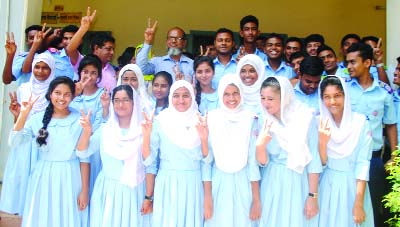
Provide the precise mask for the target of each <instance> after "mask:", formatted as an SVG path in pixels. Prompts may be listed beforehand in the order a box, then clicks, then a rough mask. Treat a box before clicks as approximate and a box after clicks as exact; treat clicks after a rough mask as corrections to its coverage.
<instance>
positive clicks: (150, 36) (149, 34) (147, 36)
mask: <svg viewBox="0 0 400 227" xmlns="http://www.w3.org/2000/svg"><path fill="white" fill-rule="evenodd" d="M157 24H158V21H155V22H154V24H153V25H151V19H150V18H149V19H148V20H147V28H146V30H145V31H144V43H146V44H149V45H152V44H153V42H154V36H155V34H156V30H157Z"/></svg>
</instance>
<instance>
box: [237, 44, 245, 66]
mask: <svg viewBox="0 0 400 227" xmlns="http://www.w3.org/2000/svg"><path fill="white" fill-rule="evenodd" d="M245 55H246V52H245V51H244V46H241V47H240V48H239V55H238V56H237V57H236V62H239V61H240V59H241V58H242V57H243V56H245Z"/></svg>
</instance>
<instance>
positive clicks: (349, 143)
mask: <svg viewBox="0 0 400 227" xmlns="http://www.w3.org/2000/svg"><path fill="white" fill-rule="evenodd" d="M329 77H331V75H329ZM333 77H336V78H337V79H339V81H340V83H341V85H342V88H343V93H344V108H343V116H342V121H341V122H340V126H339V127H338V126H336V124H335V121H334V120H333V117H332V114H331V113H330V112H329V110H328V108H327V107H326V105H325V103H324V102H323V100H322V98H320V99H319V108H320V113H321V118H322V120H323V122H324V121H325V119H328V126H329V127H330V129H331V137H330V140H329V142H328V147H327V153H328V157H330V158H334V159H341V158H344V157H347V156H349V155H350V154H351V153H353V151H354V149H355V148H356V146H357V144H358V140H359V138H360V133H361V130H362V128H363V127H364V124H365V121H366V119H365V116H364V115H361V114H358V113H356V112H353V111H351V103H350V97H349V95H350V93H348V92H347V87H346V84H345V82H344V80H343V78H341V77H338V76H335V75H333ZM325 79H326V78H325ZM322 81H323V80H322ZM322 81H321V83H322ZM321 83H320V87H319V88H318V92H319V97H321Z"/></svg>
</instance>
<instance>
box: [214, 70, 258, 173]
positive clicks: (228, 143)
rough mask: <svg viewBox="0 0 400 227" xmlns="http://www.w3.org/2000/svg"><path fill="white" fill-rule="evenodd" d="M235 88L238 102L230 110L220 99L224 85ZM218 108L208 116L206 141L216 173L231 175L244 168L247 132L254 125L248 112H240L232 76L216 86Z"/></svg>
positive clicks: (235, 79)
mask: <svg viewBox="0 0 400 227" xmlns="http://www.w3.org/2000/svg"><path fill="white" fill-rule="evenodd" d="M232 84H233V85H235V86H236V87H238V88H239V92H240V94H241V95H240V97H241V101H240V104H239V105H238V106H237V107H236V108H235V109H234V110H232V109H229V108H228V107H226V106H225V105H224V102H223V96H224V92H225V90H226V88H227V87H228V85H232ZM218 95H219V102H220V108H218V109H216V110H212V111H210V112H209V114H208V128H209V138H210V143H211V146H212V151H213V154H214V158H215V164H216V165H217V167H218V169H220V170H222V171H224V172H227V173H235V172H238V171H240V170H241V169H243V168H244V167H245V166H246V165H247V158H248V155H249V147H250V138H251V129H252V125H253V121H254V116H255V114H253V113H252V112H250V111H248V110H245V109H244V108H243V95H242V91H241V87H240V78H238V77H237V76H236V75H235V74H227V75H224V76H223V77H222V78H221V80H220V82H219V86H218Z"/></svg>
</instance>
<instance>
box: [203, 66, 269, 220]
mask: <svg viewBox="0 0 400 227" xmlns="http://www.w3.org/2000/svg"><path fill="white" fill-rule="evenodd" d="M239 81H240V79H239V78H237V77H236V75H235V74H228V75H225V76H224V77H223V78H222V79H221V81H220V84H219V88H218V95H219V102H220V103H221V104H220V108H218V109H215V110H212V111H210V112H209V113H208V115H207V118H208V119H207V126H208V130H206V131H207V132H208V133H206V134H208V141H209V146H210V152H211V153H210V155H212V156H213V157H214V162H213V163H212V174H210V175H212V176H210V178H209V179H208V180H210V181H211V182H212V183H211V184H212V195H211V193H206V194H205V207H208V206H206V204H207V203H211V204H213V205H212V208H213V209H212V211H210V213H211V214H212V216H211V218H210V219H209V220H208V221H206V222H205V226H208V227H210V226H218V227H222V226H227V227H234V226H237V227H246V226H249V227H250V226H256V224H257V220H258V219H259V218H260V214H261V202H260V195H259V182H258V181H259V180H260V172H259V168H258V165H257V162H256V159H255V140H256V131H257V118H255V114H254V113H252V112H250V111H249V110H246V109H244V106H243V96H242V95H241V89H240V82H239ZM207 146H208V145H207ZM203 179H204V177H203ZM207 200H208V202H207ZM205 213H207V211H206V212H205Z"/></svg>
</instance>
